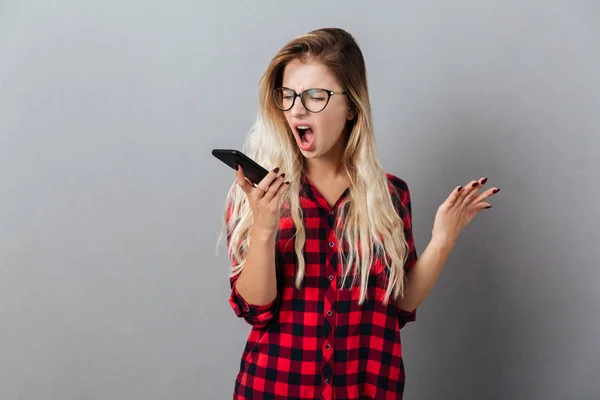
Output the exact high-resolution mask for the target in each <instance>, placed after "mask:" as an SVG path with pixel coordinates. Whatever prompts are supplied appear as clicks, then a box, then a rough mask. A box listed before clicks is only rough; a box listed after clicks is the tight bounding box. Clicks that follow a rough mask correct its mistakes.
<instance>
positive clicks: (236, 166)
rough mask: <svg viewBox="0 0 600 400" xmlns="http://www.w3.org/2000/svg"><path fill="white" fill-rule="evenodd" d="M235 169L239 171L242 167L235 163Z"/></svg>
mask: <svg viewBox="0 0 600 400" xmlns="http://www.w3.org/2000/svg"><path fill="white" fill-rule="evenodd" d="M233 169H235V170H236V171H237V170H238V169H240V165H239V164H238V163H233Z"/></svg>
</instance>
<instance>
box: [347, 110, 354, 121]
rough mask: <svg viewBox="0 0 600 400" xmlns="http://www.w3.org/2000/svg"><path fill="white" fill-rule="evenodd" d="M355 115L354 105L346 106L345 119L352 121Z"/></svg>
mask: <svg viewBox="0 0 600 400" xmlns="http://www.w3.org/2000/svg"><path fill="white" fill-rule="evenodd" d="M354 117H356V109H355V108H354V107H348V111H347V112H346V119H347V120H348V121H352V120H353V119H354Z"/></svg>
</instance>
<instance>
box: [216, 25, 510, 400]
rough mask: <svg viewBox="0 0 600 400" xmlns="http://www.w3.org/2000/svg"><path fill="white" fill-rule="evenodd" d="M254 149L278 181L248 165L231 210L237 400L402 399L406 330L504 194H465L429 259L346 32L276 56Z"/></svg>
mask: <svg viewBox="0 0 600 400" xmlns="http://www.w3.org/2000/svg"><path fill="white" fill-rule="evenodd" d="M243 151H244V152H245V153H246V154H248V155H249V156H250V157H251V158H253V159H254V160H256V161H257V162H258V163H260V164H261V165H263V166H265V167H266V168H270V169H271V171H270V172H269V174H268V175H267V176H266V177H265V178H264V179H263V180H262V181H261V182H260V183H259V184H258V185H253V184H251V183H250V182H249V181H248V180H246V179H245V177H244V171H243V169H242V168H241V167H239V166H237V168H236V172H235V177H236V182H234V183H233V185H232V186H231V189H230V191H229V193H228V196H227V202H226V212H225V215H224V230H223V232H222V233H223V234H225V235H226V236H227V245H228V253H229V256H230V258H231V260H232V264H233V269H232V273H231V276H230V281H231V289H232V290H231V297H230V304H231V306H232V307H233V310H234V311H235V313H236V315H237V316H238V317H243V318H244V319H245V320H246V321H247V322H248V323H249V324H250V325H251V326H252V329H251V332H250V335H249V337H248V342H247V345H246V347H245V349H244V351H243V355H242V360H241V365H240V370H239V374H238V376H237V379H236V382H235V388H234V398H235V399H400V398H402V393H403V390H404V383H405V374H404V364H403V361H402V347H401V341H400V329H401V328H402V327H403V326H404V325H405V324H406V323H407V322H408V321H414V320H415V315H416V308H417V306H418V305H419V304H420V303H421V302H422V301H423V300H424V299H425V298H426V297H427V295H428V294H429V292H430V290H431V289H432V287H433V286H434V283H435V281H436V280H437V278H438V275H439V273H440V271H441V269H442V267H443V265H444V263H445V261H446V259H447V257H448V255H449V254H450V251H451V249H452V248H453V246H454V244H455V242H456V240H457V237H458V235H459V233H460V232H461V231H462V230H463V228H464V227H465V226H467V225H468V223H469V222H470V221H471V220H472V218H473V217H474V216H475V215H476V214H477V213H478V212H479V211H481V210H482V209H484V208H489V207H491V206H490V204H489V203H487V202H486V200H487V199H488V198H489V197H491V196H492V195H493V194H494V193H496V192H497V191H498V190H499V189H495V188H490V189H489V190H486V191H484V192H481V193H480V192H479V188H480V187H481V186H482V185H483V184H484V183H485V182H486V180H487V179H486V178H481V179H479V180H476V181H472V182H470V183H469V184H468V185H467V186H465V187H464V188H463V187H462V186H461V187H456V188H455V189H454V190H453V191H452V193H451V194H450V195H449V197H448V199H447V200H446V201H445V202H444V203H443V204H442V205H441V206H440V207H439V209H438V211H437V213H436V217H435V222H434V225H433V230H432V237H431V241H430V243H429V244H428V245H427V247H426V249H425V250H424V251H423V253H422V254H421V255H420V256H419V259H418V260H417V251H416V249H415V245H414V240H413V234H412V221H411V200H410V193H409V190H408V187H407V185H406V183H405V182H404V181H403V180H402V179H400V178H398V177H396V176H394V175H392V174H389V173H386V172H385V171H384V170H383V168H382V166H381V164H380V161H379V159H378V156H377V154H376V149H375V139H374V135H373V129H372V123H371V107H370V101H369V94H368V90H367V79H366V70H365V63H364V60H363V56H362V53H361V51H360V49H359V47H358V45H357V44H356V42H355V40H354V39H353V37H352V36H351V35H350V34H348V33H347V32H345V31H344V30H341V29H320V30H316V31H313V32H310V33H308V34H306V35H302V36H300V37H298V38H296V39H295V40H292V41H291V42H290V43H288V44H287V45H285V46H284V47H283V48H282V49H281V50H280V51H279V52H278V53H277V54H276V55H275V57H274V58H273V59H272V60H271V63H270V65H269V66H268V68H267V70H266V72H265V74H264V76H263V78H262V80H261V82H260V113H259V117H258V119H257V122H256V125H255V126H254V128H253V130H252V131H251V133H250V134H249V136H248V138H247V141H246V143H245V145H244V149H243ZM222 237H223V236H221V238H222Z"/></svg>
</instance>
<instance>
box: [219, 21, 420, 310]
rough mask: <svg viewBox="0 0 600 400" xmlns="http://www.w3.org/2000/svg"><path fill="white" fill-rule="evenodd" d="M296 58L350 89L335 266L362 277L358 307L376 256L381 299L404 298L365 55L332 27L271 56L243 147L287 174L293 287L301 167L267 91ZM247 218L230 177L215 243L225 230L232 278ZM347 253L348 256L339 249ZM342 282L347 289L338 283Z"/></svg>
mask: <svg viewBox="0 0 600 400" xmlns="http://www.w3.org/2000/svg"><path fill="white" fill-rule="evenodd" d="M294 59H299V60H300V61H305V60H308V59H310V60H312V61H316V62H319V63H322V64H323V65H324V66H325V67H327V68H328V70H329V71H330V73H332V74H333V75H334V76H335V77H336V78H337V79H338V81H339V82H340V84H341V85H342V86H343V88H344V90H345V91H347V92H348V93H349V97H350V99H351V103H353V104H351V106H352V107H354V111H355V115H356V116H355V118H354V119H353V120H351V121H348V125H347V129H346V135H345V139H346V146H345V150H344V153H343V157H342V164H343V168H344V170H345V172H346V173H347V175H348V178H349V181H350V189H349V193H348V196H347V198H346V201H345V202H344V203H342V204H341V205H340V207H339V208H338V212H339V215H340V217H341V219H345V221H344V223H343V224H342V225H343V226H342V228H341V229H340V227H339V226H336V227H335V229H336V234H337V237H339V238H343V239H344V240H345V241H346V243H347V249H345V248H344V247H345V246H339V256H340V257H338V259H339V260H340V266H343V263H344V264H345V266H344V268H343V283H345V280H346V279H347V278H348V275H349V274H350V272H352V275H353V283H356V279H357V278H358V279H359V283H360V297H359V304H362V303H363V302H364V300H365V299H366V298H367V286H368V277H369V274H370V271H371V265H372V264H373V262H374V261H375V257H377V256H381V259H382V260H383V262H384V266H385V268H386V273H387V275H388V287H387V291H386V296H385V301H386V302H387V301H388V300H389V297H390V296H391V295H393V297H394V298H398V297H402V296H403V293H404V281H405V276H404V264H405V262H406V260H407V257H408V251H409V249H408V243H407V242H406V237H405V235H404V224H403V221H402V219H401V217H400V215H399V210H396V209H395V208H394V200H393V198H392V196H394V195H398V196H399V194H394V193H390V189H389V181H388V178H387V176H386V173H385V171H384V169H383V167H382V165H381V163H380V162H379V159H378V157H377V154H376V149H375V138H374V134H373V125H372V119H371V106H370V101H369V94H368V87H367V79H366V68H365V63H364V59H363V55H362V52H361V51H360V49H359V47H358V45H357V43H356V41H355V40H354V38H353V37H352V36H351V35H350V34H349V33H347V32H346V31H344V30H342V29H335V28H327V29H319V30H315V31H312V32H309V33H307V34H305V35H302V36H299V37H297V38H296V39H294V40H292V41H290V42H289V43H288V44H286V45H285V46H284V47H283V48H281V50H279V52H277V54H276V55H275V56H274V57H273V59H272V60H271V62H270V64H269V66H268V68H267V69H266V71H265V73H264V75H263V77H262V79H261V80H260V84H259V96H260V109H259V114H258V117H257V119H256V122H255V124H254V126H253V127H252V129H251V130H250V132H249V134H248V136H247V138H246V141H245V143H244V146H243V150H242V151H243V152H244V153H246V154H247V155H248V156H250V157H251V158H252V159H254V160H255V161H256V162H258V163H259V164H261V165H263V166H264V167H265V168H267V169H273V168H274V167H276V166H279V167H280V168H281V170H282V171H285V173H286V180H288V181H290V187H289V188H288V190H287V192H286V193H285V195H284V198H283V199H282V210H285V211H286V212H287V213H288V214H291V217H292V220H293V222H294V225H295V241H294V251H295V253H296V256H297V260H298V265H297V274H296V279H295V286H296V287H297V288H298V289H299V288H300V287H301V283H302V280H303V278H304V274H305V260H304V257H303V248H304V244H305V239H306V232H305V227H304V224H303V213H302V208H301V207H300V201H299V195H300V190H301V185H302V182H301V178H302V174H303V173H304V171H305V168H306V164H305V160H304V157H303V155H302V153H301V152H300V150H299V149H298V147H297V144H296V142H295V140H294V137H293V133H292V131H291V129H290V127H289V126H288V124H287V122H286V120H285V116H284V114H283V112H282V111H280V110H279V109H277V108H276V106H275V105H274V102H273V94H272V92H273V89H274V88H276V87H280V86H281V84H282V79H283V70H284V68H285V66H286V65H287V63H289V62H290V61H292V60H294ZM398 204H399V206H400V207H402V205H401V204H400V203H399V202H398ZM282 216H283V215H282ZM252 223H253V218H252V211H251V210H250V206H249V204H248V201H247V198H246V194H245V193H244V192H243V191H242V190H241V188H240V187H239V185H238V184H237V182H234V183H233V184H232V185H231V187H230V189H229V192H228V195H227V201H226V207H225V213H224V220H223V230H222V232H221V235H220V237H219V242H220V241H221V239H222V238H223V235H224V234H226V235H227V239H228V246H227V250H228V254H229V256H230V258H231V260H232V262H233V268H232V271H231V276H235V274H239V273H240V272H241V270H242V269H243V267H244V262H245V255H246V254H247V250H248V248H249V246H250V236H251V232H252ZM384 244H385V246H384ZM345 250H347V254H346V256H344V254H343V252H344V251H345ZM351 270H352V271H351ZM342 287H346V286H345V285H344V284H342Z"/></svg>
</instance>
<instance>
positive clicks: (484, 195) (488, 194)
mask: <svg viewBox="0 0 600 400" xmlns="http://www.w3.org/2000/svg"><path fill="white" fill-rule="evenodd" d="M499 191H500V189H499V188H489V189H488V190H486V191H485V192H483V193H481V194H480V195H479V196H477V198H476V199H475V200H473V203H475V204H477V203H479V202H481V201H483V200H485V199H488V198H490V197H492V196H493V195H495V194H496V193H498V192H499Z"/></svg>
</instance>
